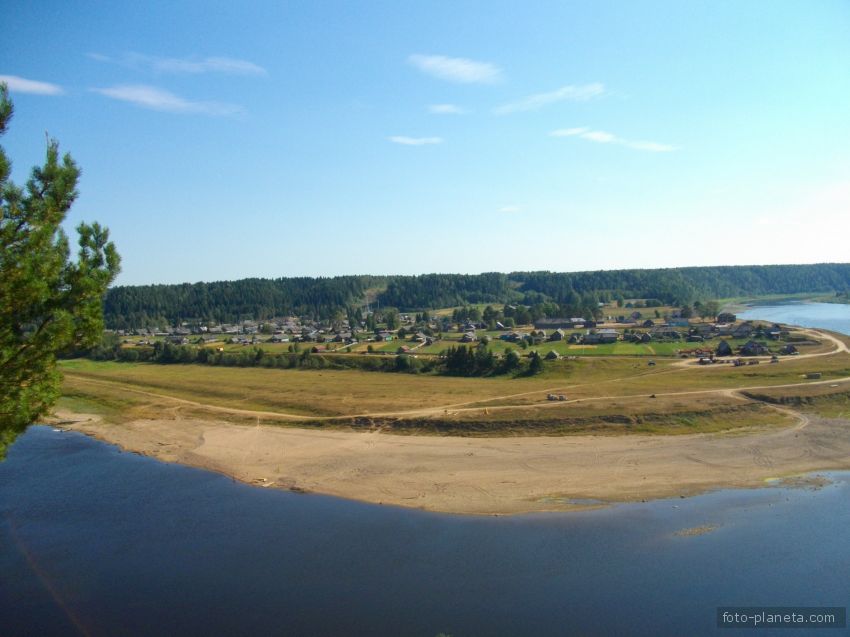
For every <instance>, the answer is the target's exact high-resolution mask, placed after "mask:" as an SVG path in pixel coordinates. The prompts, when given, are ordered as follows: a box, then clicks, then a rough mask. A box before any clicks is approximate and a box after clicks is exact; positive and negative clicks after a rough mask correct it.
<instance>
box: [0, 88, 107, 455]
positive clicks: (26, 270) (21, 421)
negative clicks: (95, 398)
mask: <svg viewBox="0 0 850 637" xmlns="http://www.w3.org/2000/svg"><path fill="white" fill-rule="evenodd" d="M11 116H12V103H11V101H10V100H9V98H8V91H7V88H6V86H5V85H0V132H5V130H6V127H7V126H8V123H9V120H10V119H11ZM9 175H10V162H9V159H8V158H7V157H6V154H5V152H4V151H3V149H2V148H0V215H1V216H0V431H2V432H3V438H2V442H0V454H2V452H3V450H4V449H5V445H6V444H8V442H9V440H11V439H13V438H14V433H15V432H20V431H22V430H23V429H24V428H25V427H26V426H27V425H28V424H30V423H31V422H33V421H34V420H36V419H37V418H39V417H41V416H43V415H45V414H46V413H47V412H48V411H49V409H50V408H51V407H52V406H53V404H54V403H55V401H56V399H57V398H58V396H59V381H60V375H59V372H58V370H57V368H56V354H57V353H58V352H61V351H63V350H67V349H69V348H76V347H92V346H95V345H97V344H98V342H99V340H100V338H101V334H102V332H103V314H102V302H103V295H104V293H105V292H106V289H107V287H108V286H109V284H110V283H111V282H112V281H113V279H114V278H115V276H116V275H117V273H118V269H119V262H120V260H119V257H118V253H117V251H116V250H115V246H114V245H113V244H112V243H111V242H110V241H109V232H108V231H107V229H106V228H103V227H101V226H100V225H99V224H97V223H93V224H91V225H87V224H84V223H83V224H80V225H79V226H78V227H77V233H78V235H79V236H78V239H77V244H78V250H77V258H76V260H75V261H74V260H72V259H71V248H70V245H69V241H68V238H67V236H66V235H65V233H64V232H63V231H62V228H61V223H62V222H63V221H64V219H65V216H66V215H67V213H68V210H69V209H70V208H71V205H72V204H73V203H74V200H75V199H76V198H77V189H76V187H77V180H78V178H79V175H80V171H79V169H78V168H77V165H76V164H75V163H74V161H73V160H72V159H71V157H70V156H69V155H67V154H66V155H64V156H63V157H60V155H59V145H58V144H57V142H56V141H53V140H50V141H49V142H48V145H47V154H46V158H45V161H44V165H43V166H38V167H35V168H33V170H32V174H31V177H30V179H29V180H28V181H27V184H26V187H25V188H20V187H18V186H15V185H14V184H13V183H11V181H9Z"/></svg>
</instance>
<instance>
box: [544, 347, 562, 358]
mask: <svg viewBox="0 0 850 637" xmlns="http://www.w3.org/2000/svg"><path fill="white" fill-rule="evenodd" d="M559 358H561V357H560V356H559V355H558V352H556V351H555V350H553V349H551V350H549V353H548V354H546V360H547V361H556V360H558V359H559Z"/></svg>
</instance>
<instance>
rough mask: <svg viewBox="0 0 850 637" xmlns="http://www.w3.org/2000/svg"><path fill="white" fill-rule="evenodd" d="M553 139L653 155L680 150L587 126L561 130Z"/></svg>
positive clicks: (553, 134)
mask: <svg viewBox="0 0 850 637" xmlns="http://www.w3.org/2000/svg"><path fill="white" fill-rule="evenodd" d="M549 134H550V135H551V136H552V137H580V138H582V139H586V140H588V141H591V142H596V143H597V144H619V145H620V146H626V147H628V148H633V149H634V150H645V151H649V152H651V153H669V152H671V151H674V150H678V148H677V147H676V146H671V145H670V144H661V143H658V142H648V141H634V140H631V139H623V138H622V137H618V136H617V135H615V134H614V133H609V132H607V131H602V130H591V129H589V128H587V127H585V126H579V127H576V128H559V129H557V130H553V131H551V132H550V133H549Z"/></svg>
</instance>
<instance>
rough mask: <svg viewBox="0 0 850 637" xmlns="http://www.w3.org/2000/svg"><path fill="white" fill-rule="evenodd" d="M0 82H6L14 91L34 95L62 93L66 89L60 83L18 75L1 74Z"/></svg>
mask: <svg viewBox="0 0 850 637" xmlns="http://www.w3.org/2000/svg"><path fill="white" fill-rule="evenodd" d="M0 82H5V84H6V86H8V87H9V90H10V91H11V92H13V93H30V94H32V95H62V93H64V92H65V91H64V90H63V89H62V87H61V86H59V85H58V84H51V83H50V82H39V81H38V80H28V79H27V78H25V77H18V76H17V75H0Z"/></svg>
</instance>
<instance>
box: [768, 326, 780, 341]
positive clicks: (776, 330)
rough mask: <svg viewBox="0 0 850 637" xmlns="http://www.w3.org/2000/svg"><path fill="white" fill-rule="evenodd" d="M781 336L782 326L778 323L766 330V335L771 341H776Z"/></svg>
mask: <svg viewBox="0 0 850 637" xmlns="http://www.w3.org/2000/svg"><path fill="white" fill-rule="evenodd" d="M781 336H782V328H781V327H779V326H778V325H773V327H771V328H769V329H768V330H767V337H768V338H769V339H771V340H772V341H778V340H779V338H780V337H781Z"/></svg>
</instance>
